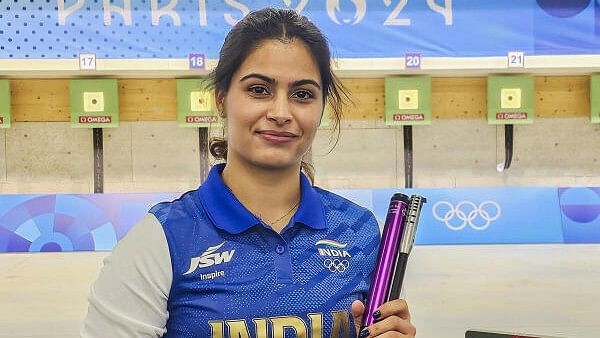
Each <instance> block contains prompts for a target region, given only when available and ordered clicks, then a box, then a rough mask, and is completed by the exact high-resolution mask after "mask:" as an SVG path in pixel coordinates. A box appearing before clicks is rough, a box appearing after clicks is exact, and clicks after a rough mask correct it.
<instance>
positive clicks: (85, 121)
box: [69, 79, 119, 128]
mask: <svg viewBox="0 0 600 338" xmlns="http://www.w3.org/2000/svg"><path fill="white" fill-rule="evenodd" d="M69 94H70V101H71V127H73V128H115V127H118V126H119V91H118V85H117V80H115V79H90V80H71V81H70V82H69Z"/></svg>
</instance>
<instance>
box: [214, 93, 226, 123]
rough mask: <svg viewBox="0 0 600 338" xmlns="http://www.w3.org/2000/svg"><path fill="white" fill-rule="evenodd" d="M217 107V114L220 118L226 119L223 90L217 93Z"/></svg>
mask: <svg viewBox="0 0 600 338" xmlns="http://www.w3.org/2000/svg"><path fill="white" fill-rule="evenodd" d="M215 105H216V108H217V113H218V114H219V116H220V117H223V118H224V117H225V92H224V91H222V90H219V91H215Z"/></svg>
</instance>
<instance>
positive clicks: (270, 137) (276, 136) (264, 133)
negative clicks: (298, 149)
mask: <svg viewBox="0 0 600 338" xmlns="http://www.w3.org/2000/svg"><path fill="white" fill-rule="evenodd" d="M257 134H258V135H259V136H260V137H261V138H263V139H264V140H266V141H269V142H273V143H285V142H290V141H291V140H293V139H294V138H296V137H297V135H296V134H294V133H290V132H285V131H275V130H261V131H258V132H257Z"/></svg>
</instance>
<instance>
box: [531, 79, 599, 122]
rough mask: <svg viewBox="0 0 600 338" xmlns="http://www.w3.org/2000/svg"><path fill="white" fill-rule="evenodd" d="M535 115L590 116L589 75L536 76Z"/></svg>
mask: <svg viewBox="0 0 600 338" xmlns="http://www.w3.org/2000/svg"><path fill="white" fill-rule="evenodd" d="M535 116H537V117H585V116H590V78H589V76H553V77H550V76H540V77H536V78H535Z"/></svg>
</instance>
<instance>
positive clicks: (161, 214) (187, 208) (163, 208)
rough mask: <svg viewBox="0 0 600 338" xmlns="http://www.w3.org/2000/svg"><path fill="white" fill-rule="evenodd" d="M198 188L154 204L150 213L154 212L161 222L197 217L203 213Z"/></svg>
mask: <svg viewBox="0 0 600 338" xmlns="http://www.w3.org/2000/svg"><path fill="white" fill-rule="evenodd" d="M197 193H198V190H197V189H196V190H190V191H187V192H185V193H183V194H181V195H180V196H179V197H178V198H176V199H174V200H171V201H164V202H160V203H158V204H156V205H154V206H153V207H152V208H150V210H149V211H148V212H149V213H151V214H153V215H154V216H155V217H156V218H157V219H158V220H159V222H160V223H165V222H166V221H167V220H177V221H180V220H181V219H185V218H197V217H198V215H199V214H202V213H203V209H202V206H201V203H199V201H198V198H197V196H196V195H197Z"/></svg>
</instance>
